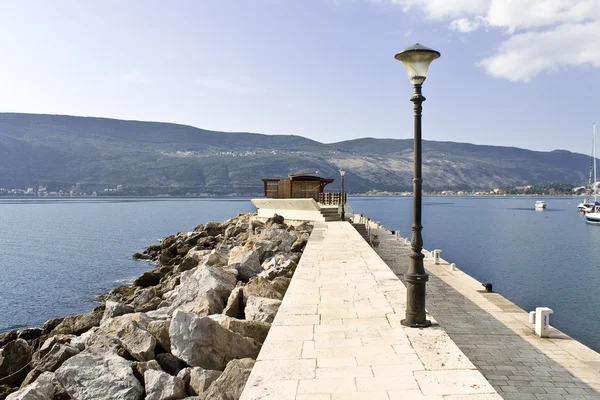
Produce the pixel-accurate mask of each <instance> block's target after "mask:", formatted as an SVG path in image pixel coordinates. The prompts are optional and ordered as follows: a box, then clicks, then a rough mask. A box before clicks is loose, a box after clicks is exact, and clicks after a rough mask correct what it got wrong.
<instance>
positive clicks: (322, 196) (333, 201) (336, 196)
mask: <svg viewBox="0 0 600 400" xmlns="http://www.w3.org/2000/svg"><path fill="white" fill-rule="evenodd" d="M319 203H321V204H324V205H326V206H337V205H340V204H342V194H341V193H319ZM344 203H346V204H348V194H347V193H344Z"/></svg>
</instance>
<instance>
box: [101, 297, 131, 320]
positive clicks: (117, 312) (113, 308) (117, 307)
mask: <svg viewBox="0 0 600 400" xmlns="http://www.w3.org/2000/svg"><path fill="white" fill-rule="evenodd" d="M132 312H134V309H133V307H131V306H129V305H127V304H123V303H120V302H118V301H113V300H107V301H106V303H104V314H103V315H102V320H101V321H100V322H101V323H102V322H104V321H106V320H107V319H109V318H114V317H118V316H121V315H125V314H129V313H132Z"/></svg>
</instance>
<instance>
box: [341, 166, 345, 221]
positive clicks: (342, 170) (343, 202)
mask: <svg viewBox="0 0 600 400" xmlns="http://www.w3.org/2000/svg"><path fill="white" fill-rule="evenodd" d="M340 175H341V176H342V196H341V197H342V198H341V200H340V201H341V203H342V221H345V220H346V201H345V200H346V199H345V197H346V196H344V175H346V170H345V169H344V168H340Z"/></svg>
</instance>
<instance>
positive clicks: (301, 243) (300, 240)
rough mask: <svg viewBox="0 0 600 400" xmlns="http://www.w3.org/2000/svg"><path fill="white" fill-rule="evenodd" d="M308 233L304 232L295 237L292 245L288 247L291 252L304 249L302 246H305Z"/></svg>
mask: <svg viewBox="0 0 600 400" xmlns="http://www.w3.org/2000/svg"><path fill="white" fill-rule="evenodd" d="M308 236H309V235H308V234H307V233H305V234H303V235H302V236H300V237H299V238H298V239H296V241H295V242H294V243H292V246H291V247H290V251H291V252H292V253H299V252H301V251H303V250H304V248H305V247H306V243H308Z"/></svg>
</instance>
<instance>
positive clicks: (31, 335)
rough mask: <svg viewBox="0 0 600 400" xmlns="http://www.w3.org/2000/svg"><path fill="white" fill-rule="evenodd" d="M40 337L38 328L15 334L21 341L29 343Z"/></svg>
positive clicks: (40, 331) (40, 332) (40, 333)
mask: <svg viewBox="0 0 600 400" xmlns="http://www.w3.org/2000/svg"><path fill="white" fill-rule="evenodd" d="M40 336H42V330H41V329H40V328H27V329H23V330H22V331H19V332H18V333H17V338H18V339H23V340H25V341H27V342H31V341H32V340H35V339H37V338H39V337H40Z"/></svg>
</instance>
